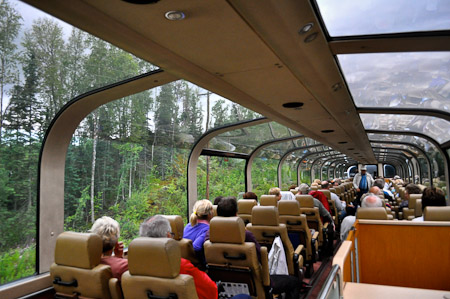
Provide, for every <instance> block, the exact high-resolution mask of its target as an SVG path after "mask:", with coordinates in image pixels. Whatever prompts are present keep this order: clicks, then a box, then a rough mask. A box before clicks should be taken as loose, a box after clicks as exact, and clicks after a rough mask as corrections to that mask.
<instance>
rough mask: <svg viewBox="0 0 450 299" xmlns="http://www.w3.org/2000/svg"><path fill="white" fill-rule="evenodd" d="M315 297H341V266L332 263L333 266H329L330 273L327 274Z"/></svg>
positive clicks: (324, 298)
mask: <svg viewBox="0 0 450 299" xmlns="http://www.w3.org/2000/svg"><path fill="white" fill-rule="evenodd" d="M317 298H319V299H328V298H336V299H341V298H343V294H342V287H341V268H340V267H339V265H333V268H331V271H330V274H328V277H327V280H326V281H325V283H324V285H323V287H322V289H321V290H320V293H319V296H318V297H317Z"/></svg>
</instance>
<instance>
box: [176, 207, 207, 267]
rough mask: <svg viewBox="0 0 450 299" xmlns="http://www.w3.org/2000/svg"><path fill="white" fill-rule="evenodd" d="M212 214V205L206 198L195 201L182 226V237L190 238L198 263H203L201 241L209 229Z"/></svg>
mask: <svg viewBox="0 0 450 299" xmlns="http://www.w3.org/2000/svg"><path fill="white" fill-rule="evenodd" d="M213 216H214V211H213V206H212V204H211V202H210V201H209V200H207V199H202V200H199V201H197V202H196V203H195V205H194V208H193V211H192V214H191V217H190V218H189V222H190V223H188V224H187V225H186V227H185V228H184V232H183V237H184V238H186V239H190V240H192V246H193V247H194V251H195V254H196V255H197V258H198V259H199V261H200V263H202V264H205V263H206V262H205V253H204V251H203V243H204V242H205V233H206V232H207V231H209V221H210V220H211V218H212V217H213Z"/></svg>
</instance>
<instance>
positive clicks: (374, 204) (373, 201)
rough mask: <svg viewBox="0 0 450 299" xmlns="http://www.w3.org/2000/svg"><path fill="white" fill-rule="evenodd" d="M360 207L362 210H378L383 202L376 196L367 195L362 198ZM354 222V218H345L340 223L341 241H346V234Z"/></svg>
mask: <svg viewBox="0 0 450 299" xmlns="http://www.w3.org/2000/svg"><path fill="white" fill-rule="evenodd" d="M361 206H362V207H363V208H379V207H383V201H382V199H381V198H380V197H379V196H377V195H375V194H373V193H368V194H367V195H366V196H365V197H363V199H362V202H361ZM355 221H356V216H347V217H345V218H344V220H343V221H342V223H341V240H342V241H344V240H345V239H347V235H348V232H349V231H350V229H351V228H352V226H353V224H354V223H355Z"/></svg>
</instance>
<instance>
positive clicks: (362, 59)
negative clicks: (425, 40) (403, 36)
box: [338, 2, 450, 111]
mask: <svg viewBox="0 0 450 299" xmlns="http://www.w3.org/2000/svg"><path fill="white" fill-rule="evenodd" d="M449 3H450V2H449ZM338 59H339V63H340V65H341V68H342V71H343V73H344V76H345V79H346V81H347V84H348V86H349V88H350V92H351V94H352V96H353V99H354V101H355V104H356V106H358V107H376V108H380V107H396V108H423V109H437V110H445V111H448V110H450V52H412V53H371V54H348V55H338Z"/></svg>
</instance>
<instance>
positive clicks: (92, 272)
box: [50, 232, 198, 299]
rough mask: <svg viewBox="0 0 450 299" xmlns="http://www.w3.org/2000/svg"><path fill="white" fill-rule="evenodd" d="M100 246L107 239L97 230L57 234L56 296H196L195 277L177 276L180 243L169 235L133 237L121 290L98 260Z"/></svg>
mask: <svg viewBox="0 0 450 299" xmlns="http://www.w3.org/2000/svg"><path fill="white" fill-rule="evenodd" d="M102 248H103V242H102V240H101V238H100V237H99V236H98V235H96V234H92V233H75V232H64V233H62V234H60V235H59V236H58V238H57V240H56V247H55V262H54V263H53V265H52V266H51V268H50V275H51V279H52V280H53V282H54V284H53V285H54V288H55V291H56V292H57V293H58V295H66V296H67V297H70V298H72V297H73V296H74V295H78V296H81V297H85V298H113V299H115V298H119V299H120V298H123V297H125V298H145V297H147V298H149V291H150V292H151V293H152V295H153V296H160V297H168V296H169V295H170V294H176V295H177V296H178V298H188V299H196V298H198V297H197V293H196V289H195V284H194V280H193V278H192V277H191V276H189V275H180V274H179V272H180V260H181V253H180V246H179V242H177V241H175V240H173V239H167V238H158V239H154V238H137V239H134V240H133V241H132V242H131V243H130V245H129V247H128V269H129V270H128V271H126V272H125V273H124V274H123V275H122V290H121V288H120V284H119V282H118V280H117V279H116V278H112V272H111V268H110V266H108V265H103V264H100V259H101V255H102ZM122 291H123V296H122ZM71 296H72V297H71ZM150 297H151V296H150Z"/></svg>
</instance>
